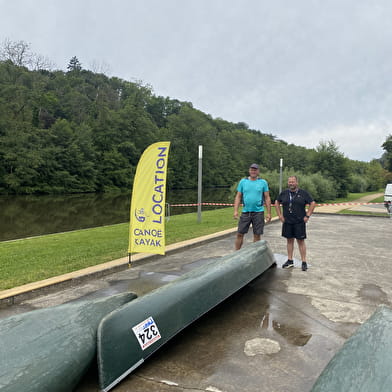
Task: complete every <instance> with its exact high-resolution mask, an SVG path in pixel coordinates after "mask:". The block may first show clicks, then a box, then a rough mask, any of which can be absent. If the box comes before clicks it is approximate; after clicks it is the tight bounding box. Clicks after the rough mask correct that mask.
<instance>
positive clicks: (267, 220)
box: [266, 214, 271, 222]
mask: <svg viewBox="0 0 392 392" xmlns="http://www.w3.org/2000/svg"><path fill="white" fill-rule="evenodd" d="M266 216H267V218H266V222H271V214H267V215H266Z"/></svg>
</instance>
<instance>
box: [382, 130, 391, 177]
mask: <svg viewBox="0 0 392 392" xmlns="http://www.w3.org/2000/svg"><path fill="white" fill-rule="evenodd" d="M381 147H382V148H383V149H384V150H385V157H384V159H385V161H386V167H385V168H386V169H387V170H389V171H390V172H392V135H388V137H387V139H386V140H385V142H384V143H383V144H382V146H381Z"/></svg>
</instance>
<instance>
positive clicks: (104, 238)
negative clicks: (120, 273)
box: [0, 208, 237, 290]
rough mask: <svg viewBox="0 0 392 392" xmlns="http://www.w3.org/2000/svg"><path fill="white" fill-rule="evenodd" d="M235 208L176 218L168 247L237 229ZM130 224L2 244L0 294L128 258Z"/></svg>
mask: <svg viewBox="0 0 392 392" xmlns="http://www.w3.org/2000/svg"><path fill="white" fill-rule="evenodd" d="M236 224H237V223H236V221H235V220H234V218H233V208H223V209H218V210H213V211H203V212H202V222H201V223H198V222H197V213H191V214H183V215H174V216H171V217H170V219H169V221H167V222H166V245H169V244H173V243H176V242H180V241H184V240H188V239H191V238H195V237H200V236H203V235H207V234H212V233H215V232H217V231H221V230H225V229H229V228H232V227H235V226H236ZM128 232H129V224H128V223H124V224H119V225H112V226H104V227H97V228H92V229H86V230H77V231H72V232H67V233H60V234H50V235H45V236H40V237H33V238H27V239H21V240H15V241H7V242H0V255H1V256H0V276H1V280H0V290H5V289H8V288H12V287H15V286H20V285H22V284H25V283H30V282H35V281H38V280H42V279H46V278H49V277H53V276H57V275H61V274H65V273H67V272H72V271H76V270H79V269H82V268H86V267H90V266H93V265H97V264H101V263H104V262H107V261H111V260H115V259H118V258H121V257H125V256H126V255H127V250H128Z"/></svg>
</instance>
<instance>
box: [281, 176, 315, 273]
mask: <svg viewBox="0 0 392 392" xmlns="http://www.w3.org/2000/svg"><path fill="white" fill-rule="evenodd" d="M287 185H288V189H286V190H284V191H283V192H281V193H280V195H279V196H278V198H277V199H276V201H275V208H276V213H277V214H278V216H279V219H280V221H281V222H282V223H283V226H282V236H283V237H285V238H286V239H287V256H288V260H287V261H286V262H285V263H284V264H283V266H282V267H283V268H292V267H294V261H293V252H294V239H296V240H297V243H298V248H299V253H300V255H301V260H302V271H306V270H307V269H308V265H307V263H306V245H305V238H306V224H307V223H308V222H309V218H310V216H311V215H312V213H313V210H314V208H315V206H316V203H315V201H314V200H313V198H312V196H311V195H310V194H309V193H308V192H307V191H305V190H303V189H300V188H298V179H297V177H296V176H291V177H289V178H288V181H287ZM307 204H309V208H308V210H307V211H306V208H305V206H306V205H307ZM280 205H282V206H283V214H282V211H281V208H280Z"/></svg>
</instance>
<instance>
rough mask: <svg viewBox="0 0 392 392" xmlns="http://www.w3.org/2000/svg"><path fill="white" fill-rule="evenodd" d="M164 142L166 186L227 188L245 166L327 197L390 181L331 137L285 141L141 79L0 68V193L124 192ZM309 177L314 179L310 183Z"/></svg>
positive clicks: (75, 68) (74, 69)
mask: <svg viewBox="0 0 392 392" xmlns="http://www.w3.org/2000/svg"><path fill="white" fill-rule="evenodd" d="M163 140H169V141H171V151H170V158H169V172H168V186H169V187H171V188H189V187H196V186H197V165H198V145H200V144H201V145H203V148H204V151H203V186H204V187H213V186H231V185H232V184H233V183H235V182H236V181H238V179H239V178H241V177H243V176H244V175H245V174H246V172H247V167H248V165H249V163H251V162H257V163H259V164H260V165H262V166H263V170H262V172H263V171H264V172H267V173H270V175H271V176H272V175H274V174H273V173H277V172H278V170H279V159H280V158H283V160H284V165H285V167H286V168H290V169H289V170H291V172H292V173H302V174H303V175H307V176H311V175H313V176H314V175H317V176H318V177H317V178H318V179H319V180H320V181H324V182H325V181H327V183H328V184H327V185H328V187H329V188H332V190H331V192H335V194H336V195H337V196H340V195H344V194H345V193H346V192H347V191H349V190H351V189H352V188H353V187H354V188H355V187H360V188H361V190H372V189H378V188H379V187H380V186H383V185H384V183H385V182H387V177H388V175H390V173H388V171H387V170H386V169H384V168H383V167H382V165H381V164H380V162H379V161H373V162H371V163H366V162H358V161H352V160H349V159H348V158H346V157H344V155H343V154H341V153H340V152H339V150H338V147H337V146H336V145H335V144H334V143H333V142H332V141H331V142H327V143H321V144H320V146H319V147H318V148H317V149H316V150H313V149H306V148H304V147H299V146H295V145H293V144H288V143H286V142H284V141H282V140H277V139H276V138H275V137H274V136H273V135H271V134H268V133H263V132H262V131H259V130H252V129H249V127H248V126H247V125H246V124H245V123H237V124H235V123H231V122H228V121H225V120H223V119H220V118H212V117H211V116H210V115H208V114H205V113H203V112H201V111H200V110H197V109H196V108H194V107H193V105H192V103H190V102H180V101H178V100H176V99H172V98H168V97H166V98H165V97H161V96H155V95H154V93H153V91H152V88H150V87H148V86H146V85H143V84H142V83H134V82H129V81H125V80H122V79H119V78H116V77H110V78H109V77H107V76H105V75H104V74H100V73H94V72H92V71H88V70H84V69H82V67H81V66H80V64H79V62H78V60H77V59H76V58H73V59H72V60H71V62H70V64H69V65H68V71H67V72H64V71H48V70H29V69H28V68H26V67H24V66H19V65H15V63H14V62H12V61H10V60H7V61H1V62H0V193H3V194H22V193H76V192H108V191H113V190H121V189H124V190H125V189H127V190H129V189H131V187H132V181H133V175H134V173H135V169H136V165H137V163H138V160H139V158H140V155H141V153H142V152H143V150H144V149H145V148H146V147H147V146H148V145H150V144H151V143H153V142H156V141H163ZM313 178H316V177H313Z"/></svg>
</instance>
